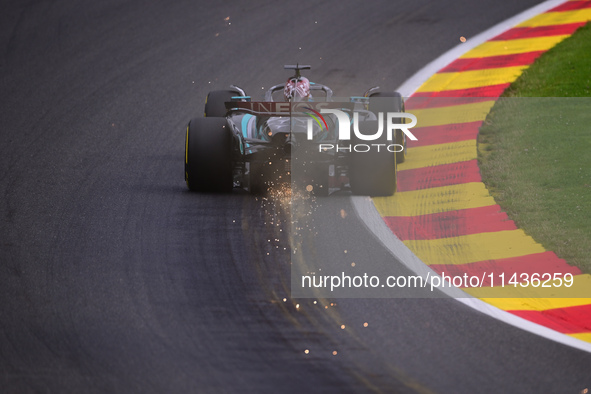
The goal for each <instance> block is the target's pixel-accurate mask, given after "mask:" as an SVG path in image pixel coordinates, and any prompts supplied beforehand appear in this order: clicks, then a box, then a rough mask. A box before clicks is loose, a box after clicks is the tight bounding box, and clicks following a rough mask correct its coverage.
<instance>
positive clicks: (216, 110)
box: [204, 90, 241, 118]
mask: <svg viewBox="0 0 591 394" xmlns="http://www.w3.org/2000/svg"><path fill="white" fill-rule="evenodd" d="M240 95H241V94H240V93H239V92H237V91H234V90H214V91H212V92H209V94H208V95H207V97H206V98H205V110H204V114H205V117H206V118H221V117H224V116H226V112H227V110H226V102H228V101H232V97H236V96H240Z"/></svg>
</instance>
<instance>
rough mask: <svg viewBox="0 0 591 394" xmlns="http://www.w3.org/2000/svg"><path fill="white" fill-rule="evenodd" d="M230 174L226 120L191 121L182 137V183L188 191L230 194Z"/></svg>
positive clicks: (231, 177)
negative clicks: (183, 140)
mask: <svg viewBox="0 0 591 394" xmlns="http://www.w3.org/2000/svg"><path fill="white" fill-rule="evenodd" d="M232 172H233V167H232V133H231V131H230V129H229V127H228V125H227V122H226V119H225V118H195V119H192V120H191V121H190V122H189V125H188V126H187V135H186V138H185V181H186V182H187V187H188V188H189V190H192V191H199V192H209V193H229V192H231V191H232V187H233V173H232Z"/></svg>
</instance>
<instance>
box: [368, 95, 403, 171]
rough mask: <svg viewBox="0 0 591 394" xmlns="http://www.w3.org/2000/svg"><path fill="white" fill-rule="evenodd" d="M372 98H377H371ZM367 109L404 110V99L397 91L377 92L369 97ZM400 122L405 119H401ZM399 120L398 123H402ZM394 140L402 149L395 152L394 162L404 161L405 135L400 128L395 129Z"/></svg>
mask: <svg viewBox="0 0 591 394" xmlns="http://www.w3.org/2000/svg"><path fill="white" fill-rule="evenodd" d="M372 98H374V99H377V100H372ZM369 110H370V111H371V112H373V113H375V114H376V116H377V114H378V112H404V101H403V100H402V96H401V95H400V93H398V92H377V93H374V94H372V95H371V96H370V98H369ZM401 120H402V122H404V121H405V119H401ZM402 122H400V123H402ZM395 134H396V142H395V144H398V145H401V146H402V147H404V149H403V150H402V151H401V152H397V153H396V163H398V164H400V163H404V160H405V159H406V137H405V135H404V133H403V132H402V130H399V129H396V132H395Z"/></svg>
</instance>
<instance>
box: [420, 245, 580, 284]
mask: <svg viewBox="0 0 591 394" xmlns="http://www.w3.org/2000/svg"><path fill="white" fill-rule="evenodd" d="M430 267H431V268H432V269H433V270H434V271H435V272H437V273H438V274H440V275H441V274H442V273H445V274H446V275H448V276H463V275H464V274H467V275H468V276H478V277H479V278H481V277H482V275H483V274H484V275H485V278H484V283H483V286H486V287H488V286H491V283H492V285H493V286H501V278H500V277H499V275H501V274H504V275H505V285H507V284H508V282H509V280H510V279H511V278H513V275H516V276H515V279H516V280H517V282H522V280H521V279H522V278H520V275H521V274H527V275H530V276H531V275H532V274H535V273H537V274H539V275H542V274H550V275H551V276H550V278H552V279H553V276H552V275H554V274H555V273H560V274H563V275H564V274H566V273H570V274H573V275H580V274H581V270H580V269H579V268H577V267H573V266H571V265H568V263H567V262H566V261H564V260H563V259H561V258H559V257H558V256H556V254H555V253H554V252H550V251H548V252H542V253H534V254H528V255H525V256H519V257H510V258H506V259H498V260H486V261H478V262H475V263H469V264H441V265H438V264H434V265H431V266H430ZM490 274H493V280H492V282H491V280H490V277H489V275H490ZM546 279H547V278H546ZM544 280H545V279H544Z"/></svg>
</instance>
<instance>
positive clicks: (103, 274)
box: [0, 1, 591, 393]
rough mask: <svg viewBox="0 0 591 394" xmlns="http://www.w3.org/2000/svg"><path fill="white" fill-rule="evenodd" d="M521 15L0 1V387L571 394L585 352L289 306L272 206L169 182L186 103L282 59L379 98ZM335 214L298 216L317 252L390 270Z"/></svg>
mask: <svg viewBox="0 0 591 394" xmlns="http://www.w3.org/2000/svg"><path fill="white" fill-rule="evenodd" d="M535 3H536V2H535V1H521V2H518V1H514V2H505V3H503V4H502V5H501V4H500V3H499V2H497V1H479V2H475V1H437V2H426V1H391V2H377V1H376V2H360V1H354V2H349V1H326V2H307V1H294V2H289V3H287V2H274V1H266V2H262V1H254V2H240V3H238V2H195V1H184V2H181V1H179V2H174V4H170V2H165V1H161V2H156V1H151V2H140V1H101V2H90V1H81V2H65V1H55V2H49V1H29V2H17V1H13V2H11V3H10V4H6V5H3V10H2V13H1V15H0V21H1V23H0V48H1V55H0V68H1V74H0V75H1V82H0V86H1V91H2V95H1V97H0V100H1V111H0V125H1V126H0V127H1V130H0V168H1V172H0V177H1V182H0V195H1V196H2V197H1V199H0V215H1V220H0V297H1V299H0V302H1V304H0V387H1V391H2V392H19V393H20V392H205V393H209V392H339V393H342V392H350V391H351V392H365V391H370V390H372V389H376V390H381V391H384V392H414V391H418V392H425V391H435V392H503V391H504V392H565V393H567V392H573V393H575V392H580V391H581V390H583V389H584V388H586V387H589V386H591V370H590V369H589V366H590V365H591V356H590V355H589V354H586V353H583V352H581V351H578V350H575V349H572V348H568V347H565V346H562V345H559V344H556V343H553V342H551V341H548V340H546V339H543V338H540V337H536V336H534V335H532V334H529V333H526V332H522V331H520V330H519V329H516V328H514V327H510V326H508V325H506V324H504V323H500V322H497V321H495V320H493V319H491V318H489V317H487V316H484V315H481V314H480V313H478V312H476V311H473V310H471V309H469V308H467V307H465V306H464V305H462V304H460V303H458V302H457V301H455V300H451V299H335V300H321V303H319V304H313V300H311V299H302V300H293V299H291V298H290V297H289V272H290V270H289V259H290V252H289V250H285V251H283V249H282V247H281V246H282V245H283V246H288V243H287V241H286V239H285V235H284V233H282V232H279V231H278V230H279V229H283V228H284V226H285V227H287V224H286V223H287V221H288V219H287V218H288V216H286V213H285V209H284V207H282V205H281V204H280V203H279V202H277V201H273V200H263V199H260V198H259V199H257V198H255V197H252V196H250V195H248V194H246V193H241V192H239V191H236V192H235V193H233V194H231V195H223V196H220V195H203V194H195V193H190V192H188V191H187V190H186V187H185V185H184V182H183V174H182V170H183V158H182V156H183V143H184V127H185V125H186V123H187V121H188V120H189V119H190V118H191V117H194V116H200V115H201V113H202V108H203V101H204V98H205V95H206V93H207V91H209V90H214V89H220V88H224V87H226V86H227V85H229V84H231V83H236V84H238V85H240V86H242V87H243V88H244V89H245V90H246V91H247V93H250V94H251V95H253V96H255V97H256V92H259V91H260V92H261V93H262V91H263V90H262V89H261V87H265V88H268V87H269V86H270V85H271V84H274V83H279V82H281V81H283V80H284V79H285V78H286V77H287V76H288V75H286V72H285V71H284V70H283V69H282V65H283V64H288V63H295V62H300V63H310V64H312V66H313V70H312V71H311V72H310V74H309V75H310V76H311V78H312V79H313V80H315V81H319V82H323V83H325V84H327V85H329V86H331V87H332V88H333V89H334V90H335V92H336V93H337V94H339V95H343V96H345V95H359V94H360V93H362V92H363V91H364V90H365V89H367V88H368V87H370V86H373V85H376V84H379V85H382V86H384V87H387V88H394V87H396V86H398V85H400V84H401V83H402V82H403V81H404V80H405V79H407V78H408V77H410V76H411V75H412V74H413V73H414V72H415V71H416V70H418V69H419V68H421V67H422V66H423V65H425V64H426V63H428V62H429V61H431V60H432V59H433V58H435V57H436V56H438V55H439V54H441V53H443V52H444V51H445V50H447V49H449V48H451V47H453V46H454V45H456V44H457V43H458V39H459V37H460V36H466V37H468V38H469V37H470V36H472V35H474V34H477V33H478V32H480V31H483V30H485V29H486V28H488V27H490V26H492V25H494V24H495V23H497V22H500V21H502V20H503V19H505V18H507V17H510V16H512V15H514V14H516V13H518V12H520V11H522V10H524V9H526V8H528V7H530V6H532V5H534V4H535ZM226 17H230V19H229V20H225V18H226ZM300 48H301V49H300ZM341 209H344V210H345V211H346V212H350V213H352V212H353V209H352V207H351V203H350V201H349V200H348V199H347V198H346V197H338V198H333V200H330V201H329V202H324V203H321V204H320V205H319V207H318V210H319V218H321V220H318V222H317V223H319V226H320V228H319V229H318V231H319V232H320V233H323V234H324V233H328V232H332V234H334V236H333V237H332V238H331V239H335V240H336V239H338V240H339V243H335V244H334V245H330V244H329V245H325V246H323V250H324V251H323V253H326V255H327V256H328V255H330V254H331V253H332V254H333V255H337V253H340V251H341V250H342V248H343V244H344V245H351V246H353V245H363V248H362V247H359V248H355V247H351V250H352V253H359V254H360V255H361V254H363V256H364V258H366V259H371V260H375V261H380V260H383V262H384V264H390V265H392V266H395V267H397V266H398V264H397V262H396V261H394V260H393V259H392V257H391V256H390V255H389V254H388V253H387V252H386V251H385V250H384V248H383V247H381V245H380V244H379V243H378V242H377V241H376V240H375V239H374V237H373V236H372V235H371V234H370V233H369V232H367V231H366V230H365V228H364V227H363V225H362V224H361V222H360V220H359V219H358V218H356V217H355V215H354V214H350V215H348V216H347V220H346V221H343V220H342V219H341V218H340V216H339V215H338V212H339V211H340V210H341ZM278 224H279V225H278ZM269 239H273V240H275V239H278V240H279V241H274V243H270V242H268V240H269ZM331 248H332V249H333V250H334V252H331ZM267 253H268V254H267ZM359 258H361V256H359ZM397 269H399V270H400V271H399V272H405V271H404V269H403V268H402V267H400V268H397ZM284 297H286V298H288V300H287V302H283V298H284ZM325 302H336V305H334V306H332V307H331V306H330V305H326V306H328V307H329V308H328V309H326V308H324V304H322V303H325ZM296 304H300V305H299V308H296ZM321 304H322V305H321ZM364 322H368V323H369V326H368V327H367V328H364V327H363V323H364ZM341 324H345V325H346V327H347V329H345V330H341V328H340V325H341ZM305 349H309V351H310V352H309V354H304V350H305ZM335 350H336V351H337V352H338V353H337V355H333V351H335Z"/></svg>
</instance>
